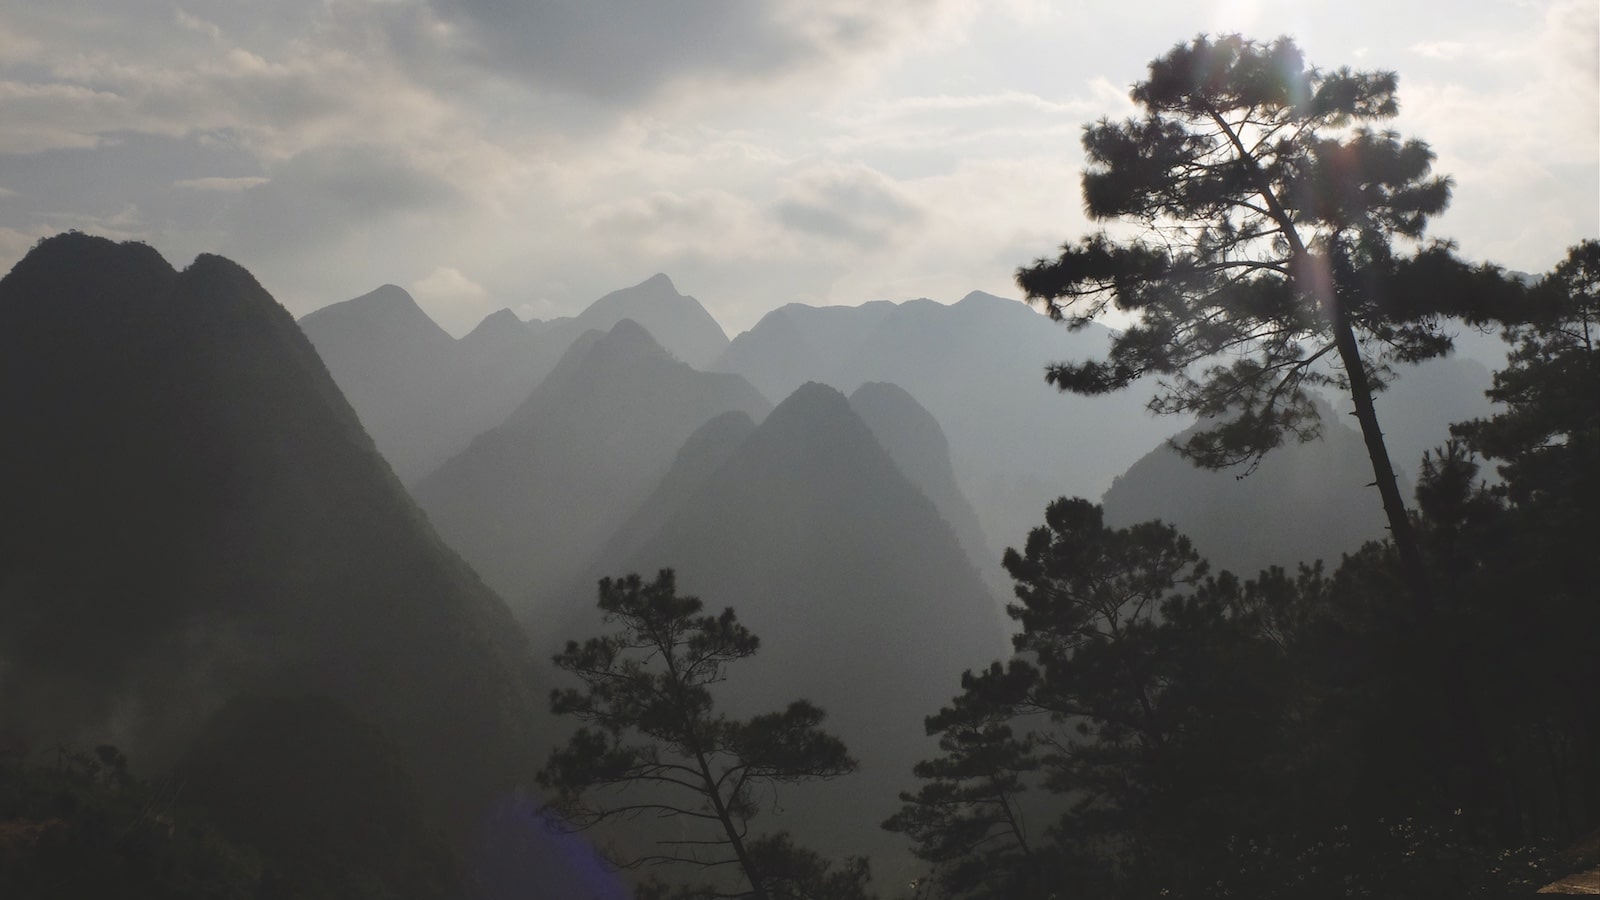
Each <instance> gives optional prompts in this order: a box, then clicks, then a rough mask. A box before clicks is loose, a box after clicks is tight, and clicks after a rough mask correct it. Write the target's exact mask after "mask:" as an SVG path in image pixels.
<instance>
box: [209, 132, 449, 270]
mask: <svg viewBox="0 0 1600 900" xmlns="http://www.w3.org/2000/svg"><path fill="white" fill-rule="evenodd" d="M461 199H462V198H461V195H460V193H459V191H458V190H457V189H456V188H455V187H454V186H453V185H451V184H450V183H449V182H447V181H445V180H443V179H442V178H440V177H438V176H437V175H436V174H434V173H432V172H429V171H427V170H425V169H422V168H420V167H418V166H416V165H414V164H413V163H412V162H411V161H410V160H408V159H407V158H406V156H405V155H404V154H402V153H399V152H397V151H395V150H394V149H393V148H390V147H388V146H384V145H367V146H333V147H323V148H317V149H312V150H307V151H305V152H303V153H299V154H296V155H295V156H293V157H291V158H290V159H288V160H285V161H284V162H282V163H280V164H278V165H275V166H274V167H272V168H271V169H270V170H269V173H268V177H267V178H266V179H265V180H263V181H261V182H260V183H258V184H256V185H255V186H253V187H249V188H247V189H245V190H244V191H242V192H240V193H239V201H238V202H237V203H236V204H235V205H233V206H232V207H230V208H229V210H228V220H229V224H230V225H231V226H232V229H231V235H232V240H233V241H235V242H236V243H238V244H242V245H246V246H249V247H250V249H251V250H252V252H254V253H263V252H274V253H282V252H287V251H291V250H298V249H302V248H306V247H308V246H311V245H316V244H326V243H327V242H329V241H331V240H334V239H337V238H338V237H340V236H342V235H344V234H346V233H348V232H350V231H352V230H355V229H371V228H374V227H379V226H381V225H382V224H383V223H384V222H385V221H389V220H394V219H396V218H401V217H406V216H410V217H412V218H417V217H421V216H423V215H424V214H437V213H442V212H444V211H446V210H448V209H449V208H450V207H452V206H454V205H456V204H458V203H460V202H461Z"/></svg>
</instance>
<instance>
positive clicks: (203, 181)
mask: <svg viewBox="0 0 1600 900" xmlns="http://www.w3.org/2000/svg"><path fill="white" fill-rule="evenodd" d="M268 180H269V179H267V178H264V177H261V176H259V175H246V176H241V177H238V178H225V177H220V176H211V177H208V178H182V179H179V180H177V181H174V182H173V183H172V186H173V187H175V188H183V189H186V190H191V191H220V192H222V193H226V194H232V193H237V192H239V191H248V190H250V189H251V188H253V187H260V186H261V185H263V184H266V183H267V181H268Z"/></svg>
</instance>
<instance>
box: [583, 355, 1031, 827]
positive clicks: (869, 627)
mask: <svg viewBox="0 0 1600 900" xmlns="http://www.w3.org/2000/svg"><path fill="white" fill-rule="evenodd" d="M716 427H717V429H718V430H722V429H726V430H727V431H729V432H736V431H738V430H742V429H743V426H742V425H740V424H739V423H736V422H724V423H719V424H718V425H717V426H716ZM724 437H727V436H724ZM699 443H700V444H701V445H703V446H705V447H707V448H710V449H708V452H706V453H690V452H686V453H685V454H683V455H680V457H679V466H680V471H675V472H674V473H672V474H669V475H668V476H667V478H666V481H665V483H669V484H670V483H674V481H679V482H681V483H693V482H696V481H698V482H699V486H698V488H697V489H694V490H692V491H684V492H682V493H683V494H685V495H686V496H683V497H682V499H680V500H678V502H677V503H676V509H674V510H670V511H666V510H659V509H658V510H654V511H652V512H651V514H650V515H649V516H644V517H638V518H636V519H635V520H634V521H633V523H631V524H632V525H633V526H634V527H636V528H650V527H653V528H654V529H655V532H654V533H653V534H637V533H634V534H627V533H624V534H622V535H620V536H619V537H618V538H616V539H614V541H613V546H620V547H636V548H637V549H636V550H633V551H632V552H631V553H630V554H628V555H627V556H626V557H625V558H614V559H611V560H606V561H605V562H606V563H607V564H608V565H609V568H608V569H606V570H605V571H602V572H599V573H598V574H613V575H619V574H623V573H626V572H632V571H637V572H642V573H654V572H655V571H656V570H657V569H660V568H669V567H670V568H674V569H676V571H677V573H678V585H679V587H680V590H682V591H684V592H686V593H690V594H694V595H697V596H699V597H701V598H702V599H703V600H704V601H705V603H706V605H707V607H708V608H710V609H713V610H716V609H720V608H722V607H724V606H732V607H733V608H734V610H735V612H736V613H738V615H739V618H740V621H742V622H744V623H745V624H746V625H748V626H749V627H750V628H751V629H752V630H753V631H754V632H755V633H756V634H757V635H759V636H760V637H761V639H762V644H761V650H760V652H759V653H758V654H756V656H755V657H754V658H752V659H750V660H748V661H746V662H743V663H741V664H740V667H739V669H740V670H739V671H737V672H730V676H729V679H728V681H727V682H726V683H725V684H724V685H722V686H721V688H722V689H723V690H722V693H721V696H723V697H726V698H728V703H729V706H730V709H732V710H734V711H736V712H737V711H744V712H753V711H757V710H766V709H770V708H774V704H782V703H786V702H787V701H789V700H792V699H796V698H800V697H804V698H807V699H810V700H812V701H813V702H816V703H818V704H819V705H821V706H822V707H823V708H824V709H825V710H827V712H828V716H829V718H828V727H829V728H830V729H831V730H834V731H835V732H836V733H838V734H839V735H840V736H841V737H843V739H844V740H845V743H846V744H847V745H848V746H849V747H850V749H851V751H852V752H853V753H854V754H855V755H857V756H858V757H859V758H860V760H861V763H862V769H861V772H860V773H859V774H857V775H854V776H851V777H849V778H846V779H840V780H838V781H836V782H829V783H826V784H816V785H808V786H806V787H805V788H804V789H796V790H795V791H792V792H790V793H789V794H786V795H785V797H784V798H783V806H784V808H785V810H786V811H785V813H784V814H783V815H782V816H777V817H775V818H774V819H773V820H772V821H771V822H770V823H769V826H770V827H772V828H781V827H789V826H792V827H794V828H796V829H797V831H799V832H801V833H802V834H803V835H804V836H805V839H806V840H808V841H814V842H815V843H817V844H818V845H819V846H822V847H824V848H826V849H828V850H830V851H831V852H835V853H845V852H853V853H860V852H864V851H868V850H870V851H873V852H878V853H884V854H888V855H889V856H891V857H892V856H894V854H896V853H898V852H903V848H900V847H899V846H898V844H897V842H896V841H894V840H893V839H891V838H888V837H887V836H886V835H884V834H883V833H882V832H881V831H879V830H878V829H877V827H876V823H877V822H879V821H881V820H882V819H883V818H884V817H886V816H887V815H889V814H890V813H892V812H893V811H894V809H895V803H896V801H895V795H896V792H897V791H898V790H900V789H902V788H904V787H905V786H906V784H908V782H909V778H910V767H911V766H912V764H913V763H914V762H916V761H917V760H919V759H922V758H924V757H926V756H929V755H931V754H932V752H933V749H934V748H933V747H932V745H931V744H930V742H929V741H928V739H927V738H926V737H925V736H924V733H923V729H922V720H923V717H924V716H927V715H929V714H931V713H933V712H935V711H937V710H938V708H939V707H940V706H941V705H943V704H944V703H946V702H948V701H949V699H950V697H951V696H953V695H954V694H955V693H957V692H958V691H959V687H960V675H961V672H962V670H963V669H966V668H969V667H975V666H979V665H983V664H986V663H987V662H988V661H990V660H992V659H995V658H998V657H999V656H1000V655H1001V654H1002V652H1003V651H1004V650H1005V639H1004V631H1005V629H1004V625H1003V623H1002V621H1001V616H1000V614H999V612H998V609H997V607H996V604H995V601H994V599H993V598H992V597H991V596H990V595H989V594H988V592H987V591H986V590H985V588H984V586H983V584H982V583H981V582H980V580H979V578H978V576H977V573H976V572H975V570H974V569H973V567H972V565H971V564H970V563H969V562H968V561H967V558H966V553H965V552H964V551H963V549H962V548H961V546H960V544H959V542H958V541H957V539H956V536H955V534H954V532H953V531H952V530H951V528H950V526H949V525H948V524H947V523H946V522H945V521H944V520H943V519H942V518H941V517H940V515H939V512H938V509H937V508H936V507H935V506H934V504H933V502H932V501H930V500H929V499H928V498H927V497H926V496H924V495H923V494H922V492H920V491H919V490H918V489H917V488H916V487H915V486H914V485H913V483H912V482H911V480H910V479H909V478H907V476H906V475H905V474H904V473H903V472H902V471H901V469H900V468H899V467H898V466H897V465H896V464H895V463H894V461H893V460H892V459H891V458H890V455H889V453H888V452H886V451H885V450H884V448H883V447H882V446H880V445H879V443H878V442H877V440H876V439H875V438H874V437H873V433H872V431H871V430H870V429H869V428H868V427H867V425H866V423H864V422H863V421H862V420H861V417H860V416H859V415H857V414H856V412H855V411H854V410H853V409H852V408H851V404H850V402H849V401H848V400H846V399H845V397H844V396H843V395H842V394H840V393H839V392H838V391H835V390H834V389H832V388H829V387H825V386H823V385H818V384H807V385H804V386H802V387H801V388H799V389H798V390H796V391H795V392H794V394H792V395H791V396H790V397H788V398H787V399H786V400H784V402H783V403H781V404H780V405H779V406H778V407H777V408H776V409H774V410H773V411H772V413H771V415H769V416H768V417H767V418H766V420H765V421H764V422H762V423H761V425H760V426H759V427H757V428H755V429H754V430H753V431H749V433H748V435H747V436H745V437H744V439H743V440H742V442H740V443H739V445H738V447H737V448H736V449H734V450H733V451H732V452H731V453H727V452H726V449H725V448H726V444H727V441H723V440H720V439H718V438H716V437H714V436H712V435H710V434H703V435H701V436H700V440H699ZM712 455H724V456H725V457H726V458H725V459H724V460H723V461H722V462H721V464H720V465H717V466H715V471H714V472H713V473H712V474H711V475H710V476H709V477H701V476H700V475H698V474H697V473H695V472H685V471H681V470H683V469H690V468H694V469H698V470H700V471H704V469H706V468H709V467H708V466H707V465H706V464H705V460H706V458H707V456H712ZM591 584H592V582H591ZM574 602H575V604H576V603H577V601H574ZM593 603H594V598H593V594H592V587H591V589H590V594H589V596H588V597H587V598H586V604H587V607H586V609H587V611H586V612H585V613H583V614H580V615H575V616H574V617H573V618H572V619H570V620H569V623H568V624H567V625H565V626H563V627H562V628H561V629H559V630H560V632H561V633H562V634H563V635H565V636H568V637H574V638H576V637H581V636H585V635H588V634H593V633H598V632H597V629H598V628H599V627H600V626H599V623H598V622H597V621H596V620H595V615H596V614H595V613H593V612H592V607H593ZM575 608H577V607H576V605H575ZM841 810H851V812H850V813H849V814H846V815H841V814H840V811H841Z"/></svg>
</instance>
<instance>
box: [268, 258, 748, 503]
mask: <svg viewBox="0 0 1600 900" xmlns="http://www.w3.org/2000/svg"><path fill="white" fill-rule="evenodd" d="M623 319H631V320H633V321H635V322H638V323H639V324H641V325H643V326H644V328H645V329H646V330H647V331H649V332H650V333H651V335H652V336H653V337H655V339H656V340H657V342H658V343H660V344H661V345H662V346H663V347H665V348H666V349H667V350H668V352H670V353H672V354H673V355H674V356H676V357H677V358H679V359H681V360H684V361H685V362H688V363H689V364H690V365H694V366H696V367H699V368H704V367H706V365H707V364H708V363H709V362H710V361H711V360H712V359H714V358H715V357H716V356H717V355H719V354H720V353H721V352H722V350H723V349H724V348H725V347H726V346H727V343H728V338H727V335H725V334H724V333H723V331H722V327H721V326H720V325H718V324H717V322H716V320H715V319H713V318H712V317H711V314H710V313H708V312H706V310H705V308H704V307H702V306H701V305H700V303H699V301H697V300H695V299H694V298H693V297H690V296H687V295H684V294H680V293H678V291H677V289H676V288H675V287H674V286H673V284H672V281H671V280H670V279H669V278H667V276H665V275H661V274H657V275H655V276H652V277H651V278H649V279H647V280H645V281H644V282H641V283H640V284H637V285H634V286H633V287H629V288H623V289H621V290H617V291H612V292H611V293H609V294H607V295H605V296H604V297H601V298H600V299H599V300H596V301H595V302H594V303H593V304H591V305H590V306H589V307H588V308H587V309H585V310H584V311H583V312H582V313H580V314H579V315H577V316H574V317H571V318H562V319H553V320H550V321H538V320H534V321H531V322H523V321H522V320H521V319H519V318H518V317H517V316H516V314H515V313H513V312H512V311H511V310H509V309H502V310H500V311H498V312H495V313H493V314H491V315H489V316H487V317H486V318H485V319H484V320H483V321H482V322H480V323H479V324H478V326H477V327H476V328H474V329H473V330H472V331H471V332H469V333H468V334H466V335H465V336H463V337H462V338H460V339H459V340H457V339H455V338H452V337H450V335H449V334H447V333H446V332H445V331H444V330H443V329H441V328H440V327H439V326H438V325H437V324H436V323H435V322H434V321H433V320H432V319H431V318H429V317H428V316H427V314H426V313H425V312H424V311H423V310H422V309H421V308H420V307H418V306H417V304H416V302H415V300H413V299H412V298H411V296H410V295H409V294H407V293H406V292H405V291H404V290H403V289H401V288H398V287H395V286H394V285H385V286H383V287H381V288H379V289H377V290H375V291H372V292H371V293H368V294H364V295H362V296H360V297H357V298H355V299H353V300H346V301H344V302H342V303H335V304H332V305H330V306H326V307H323V308H322V309H319V310H316V311H315V312H312V313H309V314H307V315H306V316H304V317H303V318H301V320H300V326H301V328H302V329H303V330H304V331H305V333H306V335H307V337H309V338H310V339H311V342H312V343H313V344H314V345H315V346H316V347H317V352H318V353H319V354H320V355H321V356H322V357H323V360H324V362H325V363H326V364H327V366H328V369H329V371H331V372H332V373H333V376H334V380H335V381H337V382H338V383H339V386H340V388H341V389H342V390H343V391H344V392H345V394H346V396H347V397H348V398H349V400H350V403H351V405H352V406H354V407H355V408H356V412H357V414H358V415H359V416H360V417H361V420H362V423H363V424H364V425H365V426H366V427H367V429H368V430H369V431H371V432H372V434H373V438H374V440H376V441H377V443H378V448H379V449H380V450H381V451H382V452H383V454H384V456H385V457H386V458H388V459H389V461H390V463H391V464H392V465H393V466H394V468H395V471H396V473H398V474H399V475H400V477H401V480H403V481H405V482H406V483H407V484H414V483H415V482H416V481H417V480H419V479H421V478H422V477H423V476H425V475H427V474H429V473H430V472H432V471H433V470H434V469H436V468H438V466H439V465H441V464H442V463H443V462H444V461H445V460H446V459H448V458H449V457H450V456H452V455H454V454H455V453H457V452H459V451H460V450H462V449H463V448H464V447H466V445H467V444H468V443H469V442H470V441H471V440H472V439H473V438H474V437H476V436H477V435H479V434H481V433H483V432H485V431H487V430H489V429H490V428H493V427H494V426H496V425H499V424H500V423H501V422H502V421H504V420H505V417H506V416H507V415H509V414H510V413H511V411H512V410H514V409H516V407H517V406H518V405H520V404H521V403H522V402H523V401H524V400H526V399H527V397H528V394H529V393H531V392H532V390H533V389H534V388H535V387H536V386H538V384H539V382H540V381H542V380H543V379H544V377H545V376H546V375H548V374H549V372H550V370H551V369H552V368H554V366H555V364H556V363H557V362H558V361H559V360H560V359H561V357H562V356H563V355H564V354H565V353H566V352H567V350H568V349H569V348H570V347H571V346H572V344H573V342H574V341H576V340H578V338H579V337H581V336H582V335H583V334H584V333H585V332H587V331H591V330H598V331H609V330H611V328H612V327H613V326H615V325H616V324H617V323H618V322H620V321H622V320H623Z"/></svg>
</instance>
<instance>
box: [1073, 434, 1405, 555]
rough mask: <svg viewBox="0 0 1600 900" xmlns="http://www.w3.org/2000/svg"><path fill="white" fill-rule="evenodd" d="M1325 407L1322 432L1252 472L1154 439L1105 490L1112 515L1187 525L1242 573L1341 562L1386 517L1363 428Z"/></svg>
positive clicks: (1114, 521)
mask: <svg viewBox="0 0 1600 900" xmlns="http://www.w3.org/2000/svg"><path fill="white" fill-rule="evenodd" d="M1319 412H1320V414H1321V416H1322V438H1321V439H1320V440H1317V441H1313V442H1311V443H1308V444H1293V443H1290V444H1286V445H1285V446H1283V447H1280V448H1278V449H1277V450H1274V451H1272V452H1271V453H1268V454H1267V455H1266V457H1264V458H1263V459H1262V461H1261V465H1260V466H1259V467H1258V468H1257V469H1256V470H1255V471H1254V472H1250V473H1249V474H1248V475H1245V474H1244V473H1243V471H1234V470H1222V471H1211V470H1207V469H1199V468H1196V467H1195V466H1194V465H1193V464H1192V463H1190V462H1189V461H1188V460H1186V459H1184V458H1183V457H1181V456H1179V455H1178V452H1177V451H1176V450H1173V449H1172V448H1171V447H1170V446H1167V445H1165V444H1163V445H1161V446H1158V447H1156V448H1155V449H1154V450H1151V451H1150V452H1148V453H1146V454H1145V455H1144V456H1143V457H1141V458H1140V459H1139V461H1138V462H1135V463H1134V464H1133V465H1132V466H1131V467H1130V468H1129V469H1128V471H1127V472H1126V473H1125V474H1123V475H1122V476H1120V477H1118V478H1117V480H1116V482H1115V483H1114V484H1112V486H1111V489H1110V490H1108V491H1106V493H1105V498H1104V500H1103V505H1104V506H1105V516H1106V524H1107V525H1110V526H1113V527H1118V528H1120V527H1125V526H1128V525H1132V524H1134V523H1136V522H1143V521H1147V520H1149V519H1161V520H1163V521H1166V522H1168V523H1170V524H1172V525H1174V526H1176V527H1177V529H1178V530H1179V531H1181V532H1183V533H1184V534H1186V535H1188V536H1189V538H1190V539H1191V540H1193V541H1194V545H1195V548H1196V549H1197V550H1199V551H1200V553H1201V555H1203V556H1205V557H1206V558H1207V559H1209V560H1210V561H1211V564H1212V567H1213V568H1221V569H1230V570H1232V571H1233V572H1235V573H1237V574H1239V575H1241V576H1246V577H1248V576H1253V575H1254V574H1255V573H1256V572H1257V571H1259V570H1260V569H1262V568H1264V567H1266V566H1269V565H1281V566H1284V567H1285V568H1287V569H1289V570H1290V571H1293V570H1294V568H1295V566H1296V565H1297V564H1299V563H1301V562H1308V563H1309V562H1312V561H1315V560H1318V559H1321V560H1325V561H1326V562H1327V563H1328V564H1329V565H1330V566H1331V565H1337V563H1338V561H1339V556H1340V554H1342V553H1349V552H1352V551H1354V550H1356V549H1357V548H1359V547H1360V546H1361V545H1362V544H1363V543H1365V542H1367V541H1369V540H1377V539H1379V538H1382V537H1383V536H1384V533H1385V532H1384V523H1385V520H1384V516H1383V504H1382V502H1381V500H1380V499H1379V497H1378V492H1377V490H1376V489H1374V488H1372V487H1369V486H1368V485H1370V484H1371V482H1372V467H1371V464H1370V463H1369V462H1368V459H1367V448H1366V444H1365V443H1364V442H1363V441H1362V439H1361V435H1360V434H1359V433H1358V432H1357V431H1355V429H1353V428H1350V427H1349V426H1346V425H1344V424H1343V423H1342V422H1340V421H1339V419H1338V418H1337V417H1336V416H1335V415H1334V413H1333V410H1332V409H1331V408H1329V407H1328V406H1327V405H1326V404H1319ZM1187 434H1188V432H1187V431H1186V432H1184V433H1183V434H1180V435H1178V436H1177V438H1175V440H1178V441H1182V440H1183V438H1184V437H1186V436H1187ZM1241 476H1243V477H1241ZM1401 489H1402V490H1404V491H1409V489H1408V488H1406V487H1405V486H1404V484H1402V488H1401Z"/></svg>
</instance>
